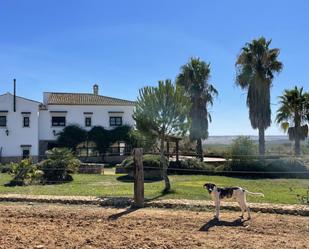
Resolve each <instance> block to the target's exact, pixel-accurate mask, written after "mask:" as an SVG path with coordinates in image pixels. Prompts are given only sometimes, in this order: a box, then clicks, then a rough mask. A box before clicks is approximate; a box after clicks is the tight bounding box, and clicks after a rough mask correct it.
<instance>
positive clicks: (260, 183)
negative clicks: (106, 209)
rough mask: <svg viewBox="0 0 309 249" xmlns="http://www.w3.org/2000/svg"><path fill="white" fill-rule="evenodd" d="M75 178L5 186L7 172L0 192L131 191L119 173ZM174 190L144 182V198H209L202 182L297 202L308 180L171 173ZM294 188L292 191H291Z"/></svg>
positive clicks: (277, 200) (257, 199) (122, 193)
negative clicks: (297, 195)
mask: <svg viewBox="0 0 309 249" xmlns="http://www.w3.org/2000/svg"><path fill="white" fill-rule="evenodd" d="M73 177H74V181H73V182H71V183H66V184H59V185H45V186H41V185H37V186H27V187H4V186H3V185H4V184H5V183H6V182H8V181H9V180H10V179H11V176H10V175H8V174H0V194H6V193H18V194H34V195H36V194H40V195H91V196H129V197H132V195H133V183H132V182H124V181H120V180H118V179H117V178H118V177H119V175H86V174H75V175H74V176H73ZM170 180H171V183H172V189H173V193H172V194H169V195H165V196H161V195H160V194H161V192H160V191H161V190H162V189H163V182H161V181H157V182H147V183H145V197H147V198H155V197H159V198H177V199H195V200H205V199H209V195H208V193H207V192H206V191H205V190H204V189H203V188H202V186H203V184H204V183H205V182H214V183H216V184H218V185H220V186H241V187H244V188H246V189H248V190H249V191H253V192H254V191H256V192H263V193H264V194H265V198H261V197H251V196H250V197H249V198H248V199H249V201H250V202H272V203H298V200H297V197H296V194H301V195H302V194H305V193H306V190H307V189H308V187H309V180H301V179H241V178H233V177H222V176H197V175H183V176H170ZM290 188H292V189H293V192H291V191H290Z"/></svg>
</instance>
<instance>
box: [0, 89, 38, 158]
mask: <svg viewBox="0 0 309 249" xmlns="http://www.w3.org/2000/svg"><path fill="white" fill-rule="evenodd" d="M13 101H14V97H13V95H11V94H9V93H7V94H4V95H0V111H8V113H7V114H6V115H7V127H0V148H1V147H2V156H3V157H11V156H12V157H15V156H22V148H21V145H31V149H30V155H31V156H38V151H39V149H38V140H39V138H38V134H39V132H38V130H39V128H38V110H39V104H40V103H39V102H36V101H32V100H27V99H24V98H20V97H16V112H14V110H13ZM22 112H31V114H30V115H29V117H30V127H23V116H24V115H23V114H22ZM2 115H3V113H1V114H0V116H2ZM27 115H28V114H27ZM6 130H8V131H9V135H8V136H7V135H6Z"/></svg>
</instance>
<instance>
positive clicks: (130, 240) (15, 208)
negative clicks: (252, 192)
mask: <svg viewBox="0 0 309 249" xmlns="http://www.w3.org/2000/svg"><path fill="white" fill-rule="evenodd" d="M238 215H239V213H237V212H223V213H222V220H223V221H221V222H215V221H214V220H212V216H213V213H212V212H192V211H176V210H171V209H169V210H167V209H166V210H163V209H140V210H136V211H130V210H129V211H128V210H125V209H112V208H101V207H96V206H69V205H68V206H65V205H50V204H49V205H45V204H34V205H27V204H17V203H1V204H0V248H6V249H7V248H37V249H39V248H111V249H112V248H128V249H133V248H166V249H171V248H190V249H192V248H267V249H272V248H309V217H298V216H288V215H272V214H261V213H253V219H252V220H250V221H244V222H243V221H241V220H238V219H237V218H238Z"/></svg>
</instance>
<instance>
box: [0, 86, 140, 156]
mask: <svg viewBox="0 0 309 249" xmlns="http://www.w3.org/2000/svg"><path fill="white" fill-rule="evenodd" d="M14 96H15V95H12V94H10V93H7V94H4V95H0V160H1V161H2V162H6V161H14V160H15V161H16V160H17V159H20V158H22V157H26V156H31V157H33V158H34V159H35V160H36V159H37V158H38V156H42V155H44V154H45V151H46V150H47V149H48V148H50V147H52V146H53V145H54V144H55V142H56V139H57V134H58V132H59V131H61V130H62V129H63V128H64V127H65V126H67V125H71V124H75V125H79V126H80V127H82V128H85V129H88V130H90V129H91V127H93V126H98V125H99V126H103V127H104V128H106V129H112V128H115V127H117V126H121V125H124V124H127V125H131V126H133V125H134V120H133V117H132V115H133V110H134V105H135V102H134V101H129V100H123V99H117V98H111V97H106V96H102V95H99V87H98V85H94V86H93V92H92V93H59V92H45V93H44V94H43V103H39V102H36V101H32V100H28V99H25V98H21V97H17V96H16V97H14ZM14 99H15V101H16V103H15V102H14ZM14 103H15V105H16V110H15V111H14Z"/></svg>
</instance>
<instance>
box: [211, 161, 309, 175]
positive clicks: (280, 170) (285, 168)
mask: <svg viewBox="0 0 309 249" xmlns="http://www.w3.org/2000/svg"><path fill="white" fill-rule="evenodd" d="M216 171H226V172H220V174H221V175H230V176H250V177H263V178H268V177H269V178H279V177H280V178H309V168H308V166H306V165H305V163H304V162H303V161H301V160H299V159H266V160H249V161H235V160H233V161H231V162H229V163H226V164H225V165H223V166H221V167H218V168H216Z"/></svg>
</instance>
